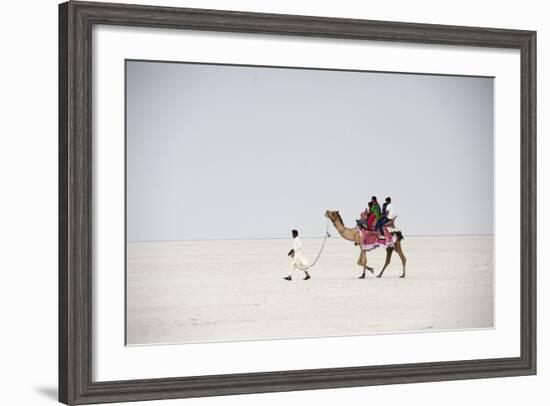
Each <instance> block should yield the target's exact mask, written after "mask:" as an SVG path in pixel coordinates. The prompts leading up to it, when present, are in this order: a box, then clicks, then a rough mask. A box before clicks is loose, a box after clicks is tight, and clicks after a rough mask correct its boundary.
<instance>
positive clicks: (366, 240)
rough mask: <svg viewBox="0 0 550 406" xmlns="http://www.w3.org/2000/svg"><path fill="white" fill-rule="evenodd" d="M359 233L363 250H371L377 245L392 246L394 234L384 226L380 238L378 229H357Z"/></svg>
mask: <svg viewBox="0 0 550 406" xmlns="http://www.w3.org/2000/svg"><path fill="white" fill-rule="evenodd" d="M359 233H360V235H361V249H363V250H364V251H371V250H373V249H375V248H378V247H383V248H389V247H393V245H394V243H395V236H394V235H392V233H391V232H390V231H389V230H388V228H387V227H384V237H386V238H381V236H380V234H379V233H378V231H370V230H362V229H359Z"/></svg>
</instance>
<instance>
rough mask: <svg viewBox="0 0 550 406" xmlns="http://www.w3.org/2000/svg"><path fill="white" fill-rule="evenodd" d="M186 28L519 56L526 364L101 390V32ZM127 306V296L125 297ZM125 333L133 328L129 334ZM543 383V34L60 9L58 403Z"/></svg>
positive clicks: (478, 363) (121, 385)
mask: <svg viewBox="0 0 550 406" xmlns="http://www.w3.org/2000/svg"><path fill="white" fill-rule="evenodd" d="M94 24H107V25H119V26H137V27H153V28H179V29H193V30H209V31H223V32H241V33H256V34H279V35H294V36H309V37H321V38H343V39H356V40H379V41H397V42H408V43H427V44H444V45H460V46H477V47H491V48H513V49H519V50H520V53H521V134H520V137H521V151H520V153H521V212H522V213H523V215H522V218H521V269H520V272H521V287H520V289H521V323H520V324H521V352H520V356H519V357H517V358H499V359H477V360H469V361H450V362H431V363H416V364H399V365H383V366H366V367H350V368H328V369H315V370H293V371H277V372H263V373H244V374H228V375H216V376H197V377H181V378H166V379H145V380H129V381H110V382H94V381H93V380H92V351H93V348H92V340H91V337H92V324H91V322H92V317H91V316H92V303H91V300H92V258H93V253H92V238H91V237H92V235H91V233H92V217H91V213H92V206H91V205H92V152H93V151H92V138H91V137H92V132H91V129H92V122H91V120H92V118H91V112H92V99H91V89H92V87H91V86H92V76H91V66H92V53H91V49H92V48H91V47H92V36H91V33H92V27H93V25H94ZM121 294H123V293H122V292H121ZM121 328H123V327H122V326H121ZM535 373H536V33H535V32H533V31H519V30H505V29H489V28H474V27H456V26H443V25H427V24H410V23H395V22H383V21H365V20H353V19H337V18H320V17H305V16H295V15H277V14H259V13H244V12H230V11H215V10H199V9H182V8H168V7H149V6H135V5H122V4H109V3H86V2H68V3H63V4H60V6H59V400H60V401H61V402H63V403H66V404H88V403H101V402H121V401H135V400H149V399H169V398H184V397H197V396H216V395H231V394H244V393H258V392H277V391H291V390H304V389H317V388H340V387H353V386H366V385H381V384H395V383H412V382H427V381H443V380H455V379H471V378H489V377H502V376H518V375H532V374H535Z"/></svg>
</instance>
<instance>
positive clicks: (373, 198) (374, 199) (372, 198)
mask: <svg viewBox="0 0 550 406" xmlns="http://www.w3.org/2000/svg"><path fill="white" fill-rule="evenodd" d="M370 199H371V200H373V201H375V202H377V201H378V200H377V199H376V196H373V197H371V198H370Z"/></svg>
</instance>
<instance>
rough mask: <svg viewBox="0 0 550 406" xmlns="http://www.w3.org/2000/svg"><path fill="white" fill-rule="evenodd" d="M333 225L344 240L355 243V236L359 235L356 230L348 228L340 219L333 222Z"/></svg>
mask: <svg viewBox="0 0 550 406" xmlns="http://www.w3.org/2000/svg"><path fill="white" fill-rule="evenodd" d="M332 224H333V225H334V228H336V230H337V231H338V233H340V235H341V236H342V238H344V239H346V240H349V241H355V234H356V233H357V230H355V229H354V228H347V227H346V226H345V225H344V223H343V222H342V221H340V220H339V219H336V220H334V221H332Z"/></svg>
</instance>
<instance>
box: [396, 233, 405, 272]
mask: <svg viewBox="0 0 550 406" xmlns="http://www.w3.org/2000/svg"><path fill="white" fill-rule="evenodd" d="M395 252H397V255H399V258H401V262H402V263H403V273H402V274H401V276H400V278H404V277H405V268H406V266H407V258H406V257H405V254H403V250H402V249H401V241H399V240H397V241H396V242H395Z"/></svg>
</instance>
